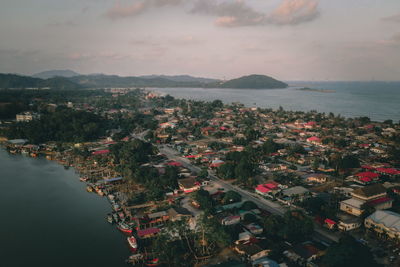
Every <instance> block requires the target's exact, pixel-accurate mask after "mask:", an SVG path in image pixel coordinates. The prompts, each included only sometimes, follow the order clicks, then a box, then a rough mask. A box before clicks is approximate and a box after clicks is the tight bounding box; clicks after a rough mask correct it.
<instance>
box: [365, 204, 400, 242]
mask: <svg viewBox="0 0 400 267" xmlns="http://www.w3.org/2000/svg"><path fill="white" fill-rule="evenodd" d="M364 225H365V228H367V229H369V230H371V231H374V232H376V233H377V234H379V235H382V236H386V237H389V238H393V239H397V240H399V239H400V214H398V213H395V212H392V211H386V210H377V211H375V212H374V213H372V214H371V215H370V216H368V217H367V218H366V219H365V221H364Z"/></svg>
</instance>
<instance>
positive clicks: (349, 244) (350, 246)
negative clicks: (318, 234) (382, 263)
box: [322, 235, 379, 267]
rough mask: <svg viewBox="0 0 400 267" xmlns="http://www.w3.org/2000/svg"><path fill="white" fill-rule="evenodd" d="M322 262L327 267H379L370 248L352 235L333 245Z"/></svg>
mask: <svg viewBox="0 0 400 267" xmlns="http://www.w3.org/2000/svg"><path fill="white" fill-rule="evenodd" d="M322 262H323V264H324V266H327V267H353V266H363V267H364V266H365V267H375V266H379V265H378V264H377V263H376V262H375V260H374V257H373V255H372V253H371V251H370V250H369V248H368V247H366V246H364V245H363V244H361V243H360V242H358V241H357V240H355V239H354V238H353V237H352V236H350V235H345V236H343V237H342V238H340V240H339V243H337V244H333V245H331V246H330V247H329V248H328V250H327V251H326V254H325V256H324V257H323V259H322Z"/></svg>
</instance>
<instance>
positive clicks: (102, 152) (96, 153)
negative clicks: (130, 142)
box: [92, 149, 110, 155]
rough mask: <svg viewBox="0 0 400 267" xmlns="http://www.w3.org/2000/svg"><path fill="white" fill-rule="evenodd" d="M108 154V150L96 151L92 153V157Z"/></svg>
mask: <svg viewBox="0 0 400 267" xmlns="http://www.w3.org/2000/svg"><path fill="white" fill-rule="evenodd" d="M108 153H110V150H109V149H103V150H97V151H94V152H92V155H104V154H108Z"/></svg>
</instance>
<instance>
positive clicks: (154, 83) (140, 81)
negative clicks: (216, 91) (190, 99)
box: [69, 74, 207, 88]
mask: <svg viewBox="0 0 400 267" xmlns="http://www.w3.org/2000/svg"><path fill="white" fill-rule="evenodd" d="M167 77H168V76H167ZM69 79H70V80H71V81H73V82H75V83H77V84H79V85H81V86H85V87H97V88H99V87H204V86H206V85H207V83H205V82H202V81H201V79H200V80H196V78H193V79H190V78H186V79H184V78H175V79H173V78H165V77H163V76H157V75H154V76H145V77H143V76H142V77H135V76H128V77H121V76H117V75H104V74H100V75H84V76H75V77H71V78H69Z"/></svg>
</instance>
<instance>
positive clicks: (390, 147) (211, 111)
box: [0, 88, 400, 267]
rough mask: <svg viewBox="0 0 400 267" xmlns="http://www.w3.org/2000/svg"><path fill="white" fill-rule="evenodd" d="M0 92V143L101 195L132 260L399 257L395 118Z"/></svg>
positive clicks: (374, 262) (103, 93)
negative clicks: (52, 164) (74, 176)
mask: <svg viewBox="0 0 400 267" xmlns="http://www.w3.org/2000/svg"><path fill="white" fill-rule="evenodd" d="M78 92H79V93H78ZM0 94H1V95H2V99H4V103H0V113H1V118H0V119H1V124H0V136H2V137H1V142H2V144H3V145H4V147H6V149H7V150H8V151H9V152H10V153H12V154H24V155H26V156H31V157H41V156H43V157H46V158H47V159H49V160H54V161H57V162H59V163H60V164H62V165H64V166H65V168H74V169H75V171H76V172H77V173H79V175H80V177H81V178H80V180H81V181H82V182H83V183H86V189H87V191H88V192H93V193H96V194H98V195H99V197H106V198H107V199H108V200H109V202H110V207H111V208H110V213H109V214H104V216H105V220H107V221H108V222H110V223H111V224H114V225H115V226H116V227H117V228H118V229H119V230H120V231H121V232H122V234H125V235H126V242H127V244H128V245H129V248H130V250H131V252H132V255H131V256H130V257H129V259H127V262H128V263H129V264H133V265H136V266H270V267H275V266H322V267H324V266H327V267H330V266H332V267H333V266H398V265H400V247H399V244H400V123H399V122H397V123H396V122H393V121H391V120H387V121H384V122H374V121H371V120H370V119H369V118H368V117H358V118H344V117H341V116H340V115H335V114H332V113H329V114H324V113H318V112H317V111H309V112H299V111H288V110H284V109H283V108H279V109H277V110H273V109H268V108H257V107H247V106H244V105H242V104H241V103H231V104H227V103H225V104H224V103H223V102H222V101H220V100H214V101H212V102H203V101H195V100H186V99H175V98H174V97H172V96H170V95H162V94H159V93H157V92H153V91H150V90H144V89H135V88H132V89H127V88H108V89H104V90H85V91H73V90H71V91H62V90H60V91H58V92H57V91H55V92H52V90H22V91H19V90H3V91H1V92H0ZM2 101H3V100H2ZM10 114H11V115H12V116H13V117H12V118H10ZM83 188H85V187H83ZM99 234H101V233H99Z"/></svg>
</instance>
